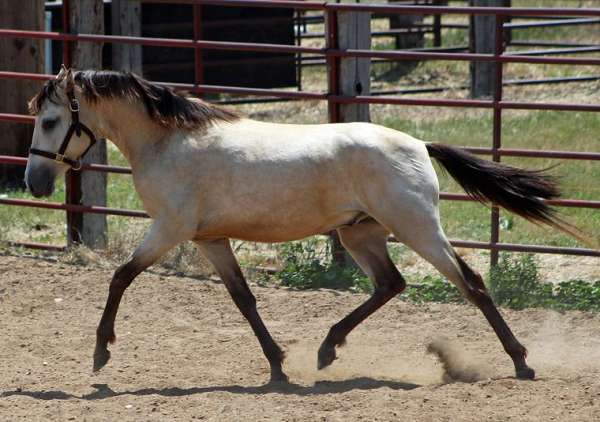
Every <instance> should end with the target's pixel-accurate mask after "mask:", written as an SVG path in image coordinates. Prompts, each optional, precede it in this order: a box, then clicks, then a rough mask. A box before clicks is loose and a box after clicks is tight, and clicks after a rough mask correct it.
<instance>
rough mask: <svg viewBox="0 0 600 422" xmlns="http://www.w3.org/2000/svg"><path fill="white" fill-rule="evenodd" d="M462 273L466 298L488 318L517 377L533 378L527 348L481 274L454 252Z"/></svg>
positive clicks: (533, 374) (533, 372)
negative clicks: (513, 331) (497, 304)
mask: <svg viewBox="0 0 600 422" xmlns="http://www.w3.org/2000/svg"><path fill="white" fill-rule="evenodd" d="M455 256H456V260H457V261H458V264H459V265H460V268H461V270H462V273H463V275H464V276H465V279H466V282H467V288H468V289H469V290H468V299H469V300H470V301H471V302H473V303H474V304H475V305H476V306H477V307H478V308H479V309H480V310H481V312H483V315H484V316H485V318H486V319H487V320H488V322H489V323H490V325H491V326H492V328H493V329H494V331H495V332H496V335H497V336H498V338H499V339H500V342H501V343H502V346H503V347H504V350H505V351H506V353H508V355H509V356H510V357H511V359H512V360H513V363H514V365H515V372H516V375H517V378H521V379H534V378H535V371H534V370H533V369H532V368H530V367H529V366H527V362H526V361H525V358H526V357H527V349H525V347H524V346H523V345H522V344H521V343H519V341H518V340H517V339H516V337H515V336H514V334H513V333H512V331H511V330H510V328H509V327H508V324H507V323H506V321H504V318H502V315H501V314H500V312H499V311H498V309H497V308H496V306H495V305H494V302H493V301H492V299H491V298H490V296H489V294H488V292H487V289H486V287H485V285H484V284H483V280H482V279H481V276H480V275H479V274H477V273H475V272H474V271H473V270H472V269H471V268H470V267H469V266H468V265H467V264H466V263H465V262H464V261H463V260H462V259H461V257H460V256H458V255H457V254H455Z"/></svg>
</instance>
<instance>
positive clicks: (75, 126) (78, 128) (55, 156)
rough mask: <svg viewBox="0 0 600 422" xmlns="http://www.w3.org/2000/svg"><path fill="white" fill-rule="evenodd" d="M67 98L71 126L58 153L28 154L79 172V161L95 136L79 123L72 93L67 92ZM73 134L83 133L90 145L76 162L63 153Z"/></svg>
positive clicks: (92, 144)
mask: <svg viewBox="0 0 600 422" xmlns="http://www.w3.org/2000/svg"><path fill="white" fill-rule="evenodd" d="M67 97H68V98H69V110H71V125H70V126H69V129H68V130H67V133H66V134H65V137H64V139H63V141H62V144H61V145H60V148H59V149H58V152H49V151H44V150H41V149H37V148H30V149H29V153H30V154H35V155H40V156H42V157H46V158H50V159H51V160H54V161H58V162H59V163H65V164H68V165H69V166H71V168H72V169H73V170H80V169H81V159H82V158H83V156H84V155H85V154H87V152H88V151H89V150H90V148H91V147H93V146H94V144H95V143H96V136H94V132H92V130H91V129H90V128H89V127H87V126H86V125H84V124H83V123H81V122H80V121H79V101H78V100H77V98H75V96H74V95H73V92H68V93H67ZM73 132H75V133H76V134H77V136H81V132H83V133H85V134H86V135H87V136H88V138H89V139H90V144H89V145H88V147H87V148H86V149H85V151H83V153H82V154H81V155H80V156H79V158H77V159H76V160H73V159H71V158H68V157H66V156H65V151H66V150H67V148H68V146H69V142H70V141H71V138H72V137H73Z"/></svg>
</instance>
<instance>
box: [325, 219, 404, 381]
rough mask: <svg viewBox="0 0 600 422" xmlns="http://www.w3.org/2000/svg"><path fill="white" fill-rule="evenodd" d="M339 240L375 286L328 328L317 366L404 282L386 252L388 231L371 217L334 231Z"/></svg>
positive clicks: (333, 355)
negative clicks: (364, 298)
mask: <svg viewBox="0 0 600 422" xmlns="http://www.w3.org/2000/svg"><path fill="white" fill-rule="evenodd" d="M338 233H339V235H340V240H341V241H342V244H343V245H344V247H345V248H346V249H347V250H348V252H350V254H351V255H352V257H353V258H354V260H355V261H356V263H357V264H358V265H359V266H360V267H361V268H362V270H363V271H364V272H365V273H366V274H367V275H368V276H369V278H370V279H371V281H372V282H373V284H374V286H375V290H374V292H373V295H372V296H371V297H370V298H369V299H368V300H367V301H366V302H365V303H363V304H362V305H360V306H359V307H358V308H356V309H355V310H354V311H352V312H351V313H350V314H349V315H348V316H346V317H345V318H344V319H342V320H341V321H340V322H338V323H337V324H335V325H334V326H333V327H331V329H330V330H329V333H328V334H327V337H326V338H325V340H324V341H323V343H322V344H321V347H320V348H319V354H318V362H317V367H318V369H323V368H325V367H326V366H329V365H331V363H332V362H333V361H334V360H335V358H336V352H335V348H336V346H341V345H343V344H344V342H345V339H346V336H347V335H348V334H349V333H350V332H351V331H352V330H353V329H354V328H355V327H356V326H357V325H359V324H360V323H361V322H362V321H364V320H365V319H366V318H368V317H369V316H370V315H371V314H373V313H374V312H375V311H377V310H378V309H379V308H380V307H382V306H383V305H384V304H385V303H387V302H388V301H389V300H390V299H392V298H393V297H394V296H396V295H397V294H399V293H401V292H402V291H403V290H404V288H405V287H406V282H405V281H404V278H403V277H402V275H401V274H400V273H399V272H398V270H397V269H396V266H395V265H394V263H393V262H392V260H391V259H390V257H389V254H388V251H387V236H388V231H387V230H385V229H384V228H383V227H382V226H381V225H379V224H378V223H376V222H375V221H373V220H368V221H365V222H363V223H360V224H357V225H355V226H350V227H344V228H341V229H339V230H338Z"/></svg>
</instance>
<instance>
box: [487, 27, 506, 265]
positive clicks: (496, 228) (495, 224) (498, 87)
mask: <svg viewBox="0 0 600 422" xmlns="http://www.w3.org/2000/svg"><path fill="white" fill-rule="evenodd" d="M504 18H505V17H504V15H496V19H495V22H496V28H495V48H494V58H495V59H496V62H495V65H496V66H495V69H496V80H495V87H494V121H493V124H494V131H493V141H492V143H493V144H492V159H493V160H494V161H496V162H499V161H500V158H501V157H500V148H501V147H502V108H501V106H500V101H502V70H503V63H502V62H500V61H499V59H500V56H501V55H502V53H503V51H504V39H503V37H504V31H503V25H504ZM499 241H500V210H499V208H498V207H497V206H492V212H491V233H490V243H491V244H492V247H491V251H490V265H491V266H495V265H497V264H498V255H499V253H498V252H499V251H498V249H497V248H496V244H497V243H498V242H499Z"/></svg>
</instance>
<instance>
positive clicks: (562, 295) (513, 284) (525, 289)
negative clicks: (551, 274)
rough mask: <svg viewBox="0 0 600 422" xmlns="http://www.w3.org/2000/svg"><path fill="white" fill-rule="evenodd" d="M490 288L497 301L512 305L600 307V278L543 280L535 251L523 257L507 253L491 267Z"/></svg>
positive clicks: (564, 308) (556, 307)
mask: <svg viewBox="0 0 600 422" xmlns="http://www.w3.org/2000/svg"><path fill="white" fill-rule="evenodd" d="M489 290H490V293H491V295H492V297H493V298H494V300H495V301H496V304H498V305H501V306H506V307H508V308H511V309H524V308H535V307H544V308H552V309H558V310H569V309H577V310H582V311H589V310H593V311H598V310H600V280H598V281H595V282H593V283H590V282H587V281H583V280H569V281H563V282H561V283H559V284H558V285H554V284H552V283H545V282H542V281H540V279H539V274H538V271H537V266H536V264H535V261H534V260H533V257H532V256H531V255H524V256H523V257H521V258H520V259H514V258H511V257H510V256H509V255H503V256H502V258H501V260H500V262H499V263H498V265H497V266H495V267H493V268H492V270H491V271H490V277H489Z"/></svg>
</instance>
